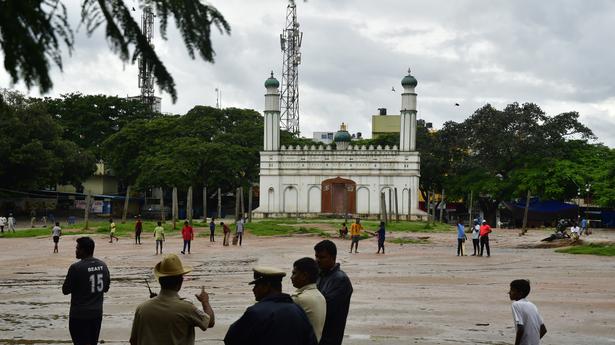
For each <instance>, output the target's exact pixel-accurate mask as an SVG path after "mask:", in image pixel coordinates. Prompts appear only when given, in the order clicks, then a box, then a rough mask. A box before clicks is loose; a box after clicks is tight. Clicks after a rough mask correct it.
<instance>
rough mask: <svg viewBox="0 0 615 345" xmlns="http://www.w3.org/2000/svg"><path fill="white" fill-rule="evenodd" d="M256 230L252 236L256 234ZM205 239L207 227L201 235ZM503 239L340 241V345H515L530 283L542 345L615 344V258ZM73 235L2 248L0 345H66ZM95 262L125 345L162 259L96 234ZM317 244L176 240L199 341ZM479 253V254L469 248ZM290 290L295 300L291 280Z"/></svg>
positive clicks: (214, 334) (218, 336)
mask: <svg viewBox="0 0 615 345" xmlns="http://www.w3.org/2000/svg"><path fill="white" fill-rule="evenodd" d="M248 229H249V226H248ZM199 231H204V229H199ZM517 234H518V230H499V229H496V230H495V232H494V233H493V234H492V236H491V248H492V256H491V257H489V258H487V257H475V256H464V257H457V256H456V252H455V250H456V248H455V246H456V233H455V232H454V231H452V230H451V232H447V233H441V232H440V233H420V234H412V233H393V234H391V235H390V237H389V238H392V237H396V236H397V237H412V236H416V237H419V236H420V237H429V239H428V241H429V243H426V244H404V245H400V244H392V243H387V245H386V250H387V252H386V254H385V255H381V254H380V255H379V254H375V252H376V240H375V239H373V238H371V239H367V240H364V241H361V242H360V245H359V253H358V254H350V253H348V249H349V246H350V242H349V241H347V240H342V239H334V241H335V242H336V244H337V245H338V261H339V262H340V263H341V266H342V269H343V270H344V271H346V273H347V274H348V275H349V277H350V279H351V281H352V283H353V286H354V294H353V296H352V302H351V306H350V314H349V316H348V323H347V326H346V331H345V334H346V337H345V339H344V344H357V345H363V344H376V345H385V344H386V345H388V344H512V343H513V342H514V330H513V322H512V313H511V310H510V300H509V299H508V295H507V292H508V286H509V285H508V284H509V283H510V281H511V280H513V279H518V278H527V279H530V280H531V282H532V292H531V293H530V296H529V300H531V301H533V302H534V303H535V304H536V305H537V306H538V309H539V310H540V312H541V314H542V316H543V318H544V320H545V324H546V326H547V329H548V333H547V335H546V336H545V338H544V339H543V342H542V343H543V344H558V345H561V344H570V345H572V344H588V345H598V344H605V345H607V344H615V257H599V256H591V255H570V254H560V253H556V252H555V251H554V249H553V248H534V247H533V246H535V245H536V244H538V243H539V240H540V239H542V238H544V237H547V236H548V234H549V233H547V232H546V231H542V230H531V231H530V232H529V233H528V235H526V236H524V237H519V236H517ZM76 237H77V236H76V235H69V236H63V237H62V238H61V240H60V253H59V254H53V253H52V249H53V243H52V241H51V238H46V237H45V238H20V239H4V238H3V239H0V344H62V343H64V344H70V335H69V333H68V310H69V302H70V296H64V295H63V294H62V291H61V285H62V282H63V280H64V276H65V274H66V271H67V269H68V266H69V265H70V264H71V263H73V262H74V261H75V260H76V259H75V257H74V246H75V242H74V240H75V238H76ZM94 239H95V241H96V245H97V247H96V250H95V256H96V257H98V258H100V259H102V260H104V261H105V262H106V263H107V265H108V266H109V269H110V271H111V278H112V281H111V289H110V291H109V293H108V294H107V295H106V297H105V305H104V317H103V325H102V331H101V337H100V338H101V343H103V341H104V343H105V344H127V343H128V338H129V335H130V328H131V324H132V318H133V313H134V310H135V307H136V306H137V305H138V304H139V303H141V302H143V301H145V300H146V299H147V298H148V291H147V287H146V285H145V281H144V280H145V279H148V280H149V282H150V285H151V286H152V287H153V288H154V289H155V290H157V289H158V284H157V282H156V281H155V280H154V278H153V274H152V268H153V266H154V265H155V264H156V263H157V262H158V261H159V259H160V256H155V255H154V251H155V247H154V241H153V239H152V238H149V237H147V238H144V240H143V242H144V244H143V245H140V246H139V245H135V244H134V240H132V239H130V238H126V237H122V238H120V241H119V243H113V244H110V243H108V241H107V239H108V238H107V237H106V236H103V235H94ZM319 240H320V238H319V237H316V236H305V235H303V236H290V237H255V236H251V235H250V234H247V235H246V236H245V238H244V243H243V246H242V247H237V246H230V247H223V246H222V239H221V238H219V237H218V238H217V241H216V242H215V243H210V242H209V239H208V237H198V238H197V239H196V241H193V243H192V254H191V255H181V254H179V251H180V250H181V243H182V242H181V238H180V237H179V236H178V235H171V236H169V237H168V238H167V241H166V242H165V245H164V246H165V248H164V250H165V253H177V254H178V255H180V256H181V258H182V259H183V261H184V263H185V264H187V265H191V266H193V267H194V271H193V272H192V273H191V274H190V275H189V276H188V280H187V281H186V282H185V283H184V287H183V289H182V291H181V292H180V295H182V296H183V297H186V298H187V299H188V300H191V301H193V302H196V299H195V297H194V293H196V292H198V289H199V288H200V286H201V285H204V286H205V288H206V290H207V291H209V292H210V300H211V304H212V306H213V308H214V311H215V312H216V326H215V327H214V328H212V329H209V330H207V331H206V332H201V331H200V330H197V331H196V336H197V343H198V344H222V343H223V342H222V339H223V338H224V335H225V333H226V330H227V329H228V327H229V325H230V324H231V323H232V322H234V321H235V320H236V319H237V318H239V317H240V315H241V314H242V313H243V311H244V310H245V308H246V307H247V306H249V305H251V304H253V303H254V298H253V295H252V291H251V286H249V285H247V283H248V282H249V281H250V280H251V277H252V267H253V266H256V265H272V266H277V267H280V268H284V269H286V270H287V271H288V272H289V273H290V271H291V268H292V267H291V266H292V263H293V261H294V260H296V259H299V258H301V257H303V256H310V257H312V256H313V255H314V253H313V249H312V248H313V246H314V245H315V244H316V243H317V242H318V241H319ZM614 240H615V231H607V230H603V231H601V230H595V231H594V234H593V235H592V236H591V237H590V238H589V239H588V241H590V242H591V241H594V242H597V241H614ZM466 251H467V252H469V254H471V253H472V244H471V241H470V243H466ZM283 284H284V290H285V292H291V291H292V290H293V288H292V285H291V283H290V277H289V276H287V277H286V278H285V280H284V282H283Z"/></svg>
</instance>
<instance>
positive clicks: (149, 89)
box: [139, 6, 160, 111]
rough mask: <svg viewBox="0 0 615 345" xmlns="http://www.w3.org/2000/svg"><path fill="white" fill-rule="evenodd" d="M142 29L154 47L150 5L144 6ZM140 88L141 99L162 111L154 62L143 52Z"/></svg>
mask: <svg viewBox="0 0 615 345" xmlns="http://www.w3.org/2000/svg"><path fill="white" fill-rule="evenodd" d="M141 31H142V32H143V35H144V36H145V37H146V38H147V42H148V43H149V44H150V45H151V46H152V47H153V44H152V37H153V36H154V12H152V8H151V7H149V6H145V7H144V8H143V14H142V16H141ZM139 88H140V89H141V101H142V102H143V103H144V104H147V105H149V106H150V107H151V108H152V110H154V111H160V98H158V97H155V96H154V74H153V71H152V64H151V62H150V61H148V60H147V59H146V58H145V57H143V54H141V55H140V56H139Z"/></svg>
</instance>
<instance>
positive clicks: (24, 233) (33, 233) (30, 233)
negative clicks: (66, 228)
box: [0, 228, 51, 238]
mask: <svg viewBox="0 0 615 345" xmlns="http://www.w3.org/2000/svg"><path fill="white" fill-rule="evenodd" d="M39 236H49V237H51V228H37V229H36V228H35V229H26V230H17V231H15V232H7V231H6V229H5V231H4V233H0V238H22V237H39Z"/></svg>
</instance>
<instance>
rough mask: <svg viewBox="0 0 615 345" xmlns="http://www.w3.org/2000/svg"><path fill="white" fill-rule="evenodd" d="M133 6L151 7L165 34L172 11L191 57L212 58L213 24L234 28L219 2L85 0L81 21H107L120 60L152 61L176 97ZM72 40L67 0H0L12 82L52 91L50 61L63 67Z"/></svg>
mask: <svg viewBox="0 0 615 345" xmlns="http://www.w3.org/2000/svg"><path fill="white" fill-rule="evenodd" d="M135 6H137V7H139V8H144V7H146V6H149V7H150V8H151V9H152V11H153V13H155V14H156V18H157V20H158V22H159V23H160V30H159V32H160V34H161V36H162V38H163V39H166V32H167V26H168V21H169V17H172V18H173V19H174V21H175V23H177V28H178V30H179V31H180V33H181V35H182V37H183V41H184V44H185V46H186V48H187V50H188V54H189V56H190V57H191V58H193V59H194V58H195V54H198V55H199V56H200V57H201V58H202V59H204V60H205V61H208V62H213V60H214V55H215V53H214V49H213V47H212V42H211V31H212V25H213V26H214V27H215V28H217V29H218V31H219V32H220V33H222V34H225V33H226V34H230V31H231V28H230V25H229V24H228V23H227V22H226V20H225V19H224V17H223V16H222V14H221V13H220V12H219V11H218V10H217V9H216V8H215V7H213V6H211V5H209V4H206V3H203V2H202V1H200V0H183V1H169V0H138V1H137V4H134V5H133V4H131V5H130V6H129V5H127V4H126V2H125V1H123V0H114V1H100V0H82V1H81V23H82V24H84V25H85V27H86V29H87V32H88V34H89V35H91V34H92V33H93V32H94V31H95V30H96V29H98V28H99V27H100V26H101V25H104V26H105V36H106V37H107V40H108V41H109V44H110V46H111V50H112V51H113V52H115V53H117V54H118V55H119V57H120V59H121V60H122V61H131V62H132V63H135V62H136V61H137V59H138V58H139V57H142V58H144V59H145V60H146V61H148V63H149V65H150V66H151V67H152V71H153V75H154V78H155V80H156V83H157V85H158V87H159V88H160V89H161V90H162V91H164V92H167V93H169V94H170V95H171V98H172V100H173V102H175V101H176V100H177V91H176V90H175V81H174V80H173V77H172V76H171V74H169V72H168V71H167V69H166V67H165V65H164V63H163V62H162V61H161V60H160V58H159V57H158V55H157V54H156V52H155V51H154V48H153V46H152V45H150V43H149V42H147V38H146V37H145V36H144V35H143V33H142V32H141V28H140V27H139V24H138V21H135V18H133V16H132V13H134V12H133V11H135ZM131 10H133V11H131ZM74 43H75V41H74V35H73V29H72V27H71V25H70V24H69V19H68V14H67V11H66V6H65V5H64V1H62V0H33V1H11V0H0V48H1V49H2V51H3V53H4V68H5V69H6V70H7V72H8V73H9V74H10V76H11V80H12V82H13V83H16V82H18V81H20V80H22V81H23V82H24V83H25V85H26V87H27V88H28V89H30V88H31V87H33V86H34V85H38V87H39V88H40V90H41V92H43V93H45V92H47V91H49V90H50V89H51V88H52V87H53V81H52V80H51V77H50V76H49V69H50V64H51V62H53V63H54V64H55V65H57V66H58V67H59V68H60V70H62V67H63V62H62V45H64V46H66V49H67V50H68V52H69V53H71V52H72V51H73V49H74V48H75V46H74ZM131 49H132V51H131Z"/></svg>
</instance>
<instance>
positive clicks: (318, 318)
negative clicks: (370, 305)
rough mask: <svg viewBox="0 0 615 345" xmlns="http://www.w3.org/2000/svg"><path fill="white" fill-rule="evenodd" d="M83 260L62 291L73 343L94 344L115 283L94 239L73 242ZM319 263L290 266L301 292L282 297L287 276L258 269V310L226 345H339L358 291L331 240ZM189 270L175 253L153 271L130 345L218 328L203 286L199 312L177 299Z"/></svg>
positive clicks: (185, 338)
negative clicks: (153, 282)
mask: <svg viewBox="0 0 615 345" xmlns="http://www.w3.org/2000/svg"><path fill="white" fill-rule="evenodd" d="M76 242H77V245H76V248H75V256H76V258H77V259H79V261H77V262H75V263H74V264H72V265H71V266H70V268H69V269H68V273H67V275H66V278H65V280H64V284H63V285H62V292H63V293H64V294H65V295H68V294H70V295H71V306H70V312H69V332H70V335H71V338H72V341H73V343H74V344H77V345H79V344H96V343H97V342H98V337H99V334H100V329H101V324H102V316H103V296H104V293H106V292H108V291H109V287H110V283H111V277H110V274H109V269H108V267H107V265H106V264H105V263H104V262H103V261H101V260H99V259H97V258H95V257H94V256H93V255H94V247H95V244H94V240H92V239H91V238H90V237H80V238H78V239H77V240H76ZM314 255H315V258H314V259H313V258H310V257H304V258H301V259H299V260H297V261H295V262H294V263H293V267H292V274H291V281H292V284H293V286H294V287H295V288H296V290H295V291H294V292H293V293H292V294H291V295H289V294H286V293H283V292H282V278H283V277H284V276H286V272H285V271H284V270H281V269H278V268H273V267H255V268H253V280H252V281H251V282H250V283H249V285H253V288H252V292H253V294H254V299H255V300H256V304H254V305H252V306H250V307H248V308H247V309H246V311H245V312H244V314H243V315H242V316H241V317H240V318H239V319H238V320H237V321H235V322H234V323H232V324H231V325H230V327H229V329H228V331H227V332H226V336H225V337H224V343H225V344H227V345H235V344H242V345H243V344H272V345H278V344H279V345H283V344H284V345H286V344H297V345H303V344H305V345H316V344H320V345H334V344H335V345H339V344H341V343H342V339H343V337H344V329H345V327H346V319H347V316H348V311H349V307H350V299H351V296H352V292H353V288H352V284H351V282H350V279H349V278H348V276H347V275H346V273H344V272H343V271H342V270H341V269H340V264H339V263H337V262H336V257H337V247H336V245H335V243H333V242H332V241H329V240H323V241H320V242H319V243H317V244H316V245H315V246H314ZM191 271H192V268H190V267H188V266H185V265H183V264H182V262H181V260H180V258H179V257H178V256H177V255H175V254H169V255H165V256H164V257H163V258H162V260H161V261H160V262H158V263H157V264H156V265H155V267H154V275H155V276H156V278H157V279H158V282H159V284H160V291H159V293H158V294H152V296H151V298H150V299H149V300H147V301H145V302H143V303H141V304H140V305H139V306H138V307H137V309H136V311H135V315H134V319H133V324H132V330H131V334H130V343H131V344H132V345H145V344H169V345H173V344H194V342H195V328H197V327H198V328H200V329H201V330H203V331H205V330H207V329H208V328H211V327H214V325H215V313H214V310H213V308H212V307H211V304H210V302H209V294H208V293H207V292H206V291H205V288H204V287H201V290H200V291H199V293H197V294H196V295H195V297H196V298H197V300H198V301H199V302H200V303H201V307H202V309H199V308H197V307H196V306H194V305H193V304H192V303H190V302H188V301H186V300H184V299H182V298H180V296H179V291H180V290H181V288H182V284H183V281H184V275H186V274H188V273H189V272H191Z"/></svg>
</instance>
